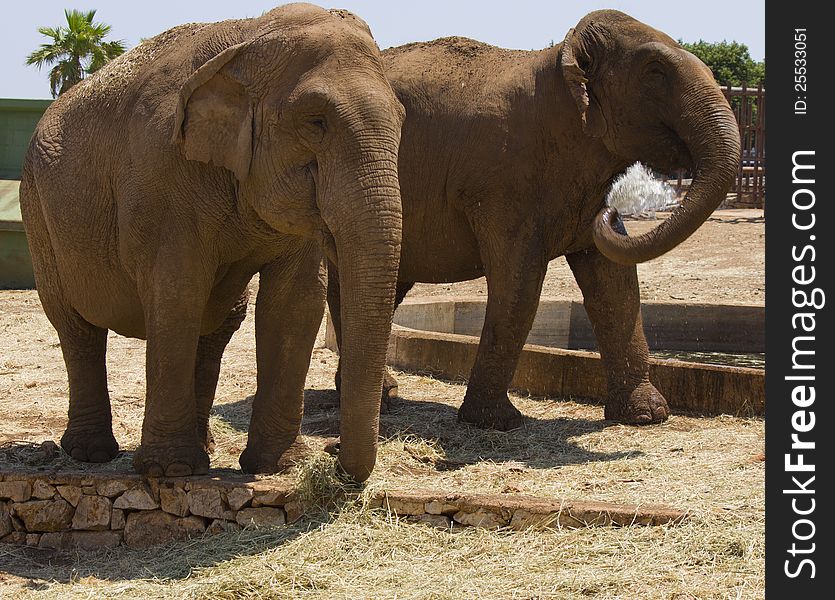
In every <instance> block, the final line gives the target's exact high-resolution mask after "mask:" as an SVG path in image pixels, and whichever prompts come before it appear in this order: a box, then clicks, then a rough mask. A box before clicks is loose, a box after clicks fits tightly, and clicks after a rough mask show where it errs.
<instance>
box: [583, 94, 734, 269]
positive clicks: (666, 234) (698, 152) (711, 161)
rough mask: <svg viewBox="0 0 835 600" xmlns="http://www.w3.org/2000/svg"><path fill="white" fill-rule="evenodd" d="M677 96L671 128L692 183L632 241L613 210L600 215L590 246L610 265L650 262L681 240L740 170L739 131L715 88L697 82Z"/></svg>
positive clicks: (713, 206)
mask: <svg viewBox="0 0 835 600" xmlns="http://www.w3.org/2000/svg"><path fill="white" fill-rule="evenodd" d="M682 98H684V100H683V102H682V106H681V108H680V114H681V116H680V118H678V119H675V122H674V124H673V128H674V129H675V131H676V133H677V134H678V135H679V136H680V137H681V139H682V140H683V141H684V143H685V145H686V146H687V149H688V150H689V152H690V156H691V157H692V158H693V164H694V175H693V183H692V185H691V186H690V190H689V192H688V193H687V195H686V196H685V197H684V199H683V200H682V202H681V204H680V205H679V206H678V207H676V209H675V210H674V211H673V213H672V214H671V215H670V217H668V218H667V219H666V220H665V221H664V222H662V223H661V224H660V225H659V226H658V227H656V228H655V229H653V230H651V231H648V232H647V233H645V234H643V235H640V236H637V237H629V236H626V235H622V234H620V233H618V232H617V231H616V230H615V229H613V225H614V221H616V219H617V211H616V210H615V209H614V208H611V207H607V208H604V209H603V210H602V211H600V213H599V214H598V215H597V217H596V218H595V222H594V229H593V239H594V243H595V245H596V246H597V248H598V250H600V252H602V253H603V254H604V255H605V256H606V257H608V258H609V259H610V260H612V261H614V262H617V263H621V264H627V265H630V264H636V263H640V262H645V261H648V260H652V259H654V258H657V257H659V256H661V255H662V254H664V253H665V252H669V251H670V250H672V249H673V248H675V247H676V246H677V245H679V244H680V243H681V242H683V241H684V240H686V239H687V238H688V237H689V236H690V235H691V234H693V232H694V231H696V229H698V228H699V226H700V225H701V224H702V223H704V221H705V220H706V219H707V218H708V217H709V216H710V214H711V213H712V212H713V211H714V210H715V209H716V208H717V207H718V206H719V204H721V203H722V201H723V200H724V199H725V195H726V194H727V192H728V190H729V189H730V186H731V183H732V182H733V179H734V176H735V174H736V172H737V169H738V168H739V159H740V138H739V128H738V126H737V123H736V119H735V118H734V115H733V112H732V111H731V108H730V106H729V105H728V102H727V101H726V100H725V98H724V96H723V95H722V92H721V91H720V90H719V88H718V87H717V86H716V84H714V83H713V82H712V81H710V82H709V83H706V82H703V81H702V82H699V83H698V84H695V85H690V86H685V89H684V93H683V95H682Z"/></svg>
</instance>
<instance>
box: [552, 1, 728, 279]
mask: <svg viewBox="0 0 835 600" xmlns="http://www.w3.org/2000/svg"><path fill="white" fill-rule="evenodd" d="M558 62H559V67H558V68H560V69H561V70H562V74H563V78H564V80H565V84H566V86H567V88H568V92H569V94H570V95H571V97H572V99H573V100H574V103H575V105H576V108H577V111H578V113H579V116H580V120H581V122H582V129H583V131H584V133H585V134H586V135H588V136H590V137H592V138H599V139H600V141H602V143H603V144H604V145H605V146H606V148H607V149H608V151H609V152H611V153H612V154H614V155H615V156H617V157H618V158H620V159H622V160H623V161H624V162H625V163H629V162H635V161H638V160H640V161H642V162H645V163H647V164H649V165H650V166H652V167H653V168H656V169H658V170H660V171H663V172H668V173H669V172H671V171H673V170H674V169H676V168H687V167H689V168H692V170H693V172H694V178H693V183H692V185H691V187H690V191H689V192H688V194H687V196H686V197H685V198H684V199H683V201H682V202H681V204H680V206H678V207H677V208H676V209H675V210H674V212H673V213H672V215H671V216H670V217H669V218H668V219H667V220H665V221H664V222H663V223H661V224H660V225H659V226H658V227H656V228H655V229H653V230H651V231H649V232H647V233H645V234H643V235H641V236H638V237H635V238H631V237H628V236H625V235H621V234H619V233H618V232H617V231H616V230H615V229H614V228H613V225H614V221H615V220H616V219H617V212H616V211H615V209H613V208H604V209H603V210H601V212H600V213H599V214H598V215H597V218H596V219H595V224H594V230H593V239H594V243H595V245H596V246H597V248H598V249H599V250H600V251H601V252H602V253H603V254H604V255H606V256H607V257H608V258H609V259H611V260H613V261H615V262H619V263H624V264H635V263H639V262H644V261H647V260H651V259H653V258H656V257H658V256H660V255H662V254H664V253H665V252H667V251H669V250H671V249H672V248H674V247H675V246H677V245H678V244H680V243H681V242H683V241H684V240H685V239H687V237H689V236H690V235H691V234H692V233H693V232H694V231H695V230H696V229H697V228H698V227H699V226H700V225H701V224H702V223H703V222H704V221H705V220H706V219H707V218H708V216H709V215H710V214H711V213H712V212H713V211H714V210H715V209H716V207H717V206H719V204H720V203H721V202H722V200H724V198H725V194H726V193H727V191H728V189H729V188H730V185H731V183H732V181H733V178H734V174H735V172H736V170H737V168H738V165H739V157H740V139H739V129H738V126H737V123H736V120H735V118H734V115H733V112H732V111H731V108H730V106H729V105H728V102H727V101H726V100H725V97H724V95H723V94H722V92H721V90H720V89H719V87H718V86H717V84H716V82H715V81H714V79H713V75H712V74H711V72H710V69H708V67H707V66H706V65H705V64H704V63H702V62H701V61H700V60H699V59H698V58H696V57H695V56H693V55H692V54H690V53H689V52H687V51H686V50H685V49H684V48H682V47H681V46H680V45H679V44H678V43H676V42H675V41H674V40H673V39H671V38H670V37H669V36H667V35H665V34H663V33H661V32H660V31H657V30H655V29H652V28H651V27H648V26H647V25H644V24H643V23H640V22H639V21H636V20H635V19H633V18H631V17H629V16H627V15H625V14H623V13H620V12H617V11H612V10H602V11H596V12H592V13H590V14H588V15H587V16H585V17H584V18H583V19H582V20H581V21H580V22H579V23H578V24H577V26H576V27H575V28H574V29H571V30H570V31H569V32H568V34H567V35H566V37H565V40H564V42H563V45H562V48H561V50H560V52H559V61H558Z"/></svg>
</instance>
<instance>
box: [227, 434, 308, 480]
mask: <svg viewBox="0 0 835 600" xmlns="http://www.w3.org/2000/svg"><path fill="white" fill-rule="evenodd" d="M311 454H312V450H311V449H310V448H309V447H308V446H307V444H305V443H304V442H303V441H302V440H301V439H299V438H296V439H295V440H294V441H293V443H292V444H290V445H289V446H282V447H278V448H274V449H267V448H264V447H263V445H261V444H258V443H256V442H248V443H247V445H246V448H244V451H243V453H241V457H240V459H238V462H239V463H240V465H241V469H243V471H244V473H285V472H287V471H289V470H290V469H292V468H293V467H294V466H296V465H297V464H299V463H300V462H302V461H304V460H305V459H306V458H307V457H309V456H310V455H311Z"/></svg>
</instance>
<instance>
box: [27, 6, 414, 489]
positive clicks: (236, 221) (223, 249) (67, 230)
mask: <svg viewBox="0 0 835 600" xmlns="http://www.w3.org/2000/svg"><path fill="white" fill-rule="evenodd" d="M402 122H403V107H402V106H401V105H400V104H399V102H398V101H397V99H396V97H395V96H394V93H393V91H392V89H391V86H390V85H389V83H388V81H387V80H386V79H385V77H384V75H383V69H382V64H381V62H380V55H379V50H378V48H377V46H376V44H375V43H374V41H373V39H372V37H371V33H370V31H369V30H368V26H367V25H366V24H365V23H364V22H363V21H361V20H359V19H358V18H356V17H354V16H353V15H351V14H350V13H347V12H345V11H338V10H334V11H327V10H323V9H321V8H318V7H315V6H312V5H309V4H294V5H288V6H284V7H280V8H277V9H275V10H272V11H270V12H268V13H266V14H264V15H263V16H261V17H259V18H255V19H245V20H238V21H224V22H221V23H214V24H191V25H184V26H181V27H177V28H174V29H171V30H169V31H167V32H165V33H162V34H160V35H158V36H156V37H155V38H153V39H151V40H149V41H146V42H145V43H143V44H141V45H140V46H138V47H137V48H135V49H134V50H133V51H131V52H129V53H127V54H126V55H124V56H122V57H121V58H119V59H117V60H115V61H113V62H112V63H111V64H109V65H108V66H107V67H106V68H104V69H102V70H101V71H99V72H98V73H96V74H95V75H94V76H92V77H90V78H89V79H87V80H86V81H84V82H83V83H81V84H79V85H77V86H75V87H74V88H73V89H72V90H70V91H69V92H67V93H66V94H64V95H62V96H61V97H60V98H58V100H56V101H55V103H54V104H53V105H52V106H51V107H50V109H49V110H48V111H47V112H46V114H45V115H44V117H43V119H42V120H41V122H40V124H39V125H38V128H37V130H36V132H35V134H34V136H33V139H32V142H31V145H30V147H29V151H28V153H27V155H26V159H25V167H24V174H23V181H22V184H21V208H22V211H23V218H24V222H25V225H26V230H27V234H28V237H29V243H30V248H31V251H32V257H33V260H34V266H35V276H36V281H37V287H38V293H39V295H40V297H41V301H42V303H43V307H44V310H45V311H46V314H47V316H48V317H49V319H50V321H51V322H52V323H53V325H54V326H55V328H56V329H57V331H58V335H59V338H60V340H61V347H62V351H63V354H64V360H65V362H66V367H67V373H68V376H69V392H70V403H69V422H68V425H67V430H66V432H65V433H64V436H63V438H62V440H61V444H62V446H63V448H64V449H65V450H66V451H67V452H68V453H69V454H71V455H72V456H73V457H75V458H77V459H79V460H87V461H106V460H110V459H111V458H113V457H114V456H115V454H116V453H117V451H118V446H117V443H116V440H115V439H114V437H113V433H112V429H111V414H110V398H109V396H108V389H107V376H106V372H105V347H106V341H107V330H108V329H110V330H113V331H115V332H117V333H120V334H122V335H126V336H131V337H138V338H145V339H147V340H148V345H147V356H146V365H147V367H146V373H147V399H146V407H145V419H144V423H143V426H142V442H141V446H140V448H139V449H138V450H137V452H136V454H135V456H134V465H135V467H136V469H137V470H138V471H140V472H142V473H145V474H148V475H163V474H164V475H188V474H192V473H201V472H205V471H206V469H207V468H208V462H209V461H208V455H207V453H206V446H207V445H208V443H209V440H210V434H209V433H208V427H207V420H208V413H209V409H210V407H211V402H212V399H213V398H212V397H213V395H214V391H215V387H216V384H217V376H218V368H219V364H220V356H221V354H222V352H223V348H224V347H225V345H226V343H227V342H228V341H229V337H230V336H231V334H232V333H233V332H234V331H235V329H237V327H238V325H239V324H240V321H241V319H242V318H243V315H244V309H245V297H242V294H244V291H245V289H246V286H247V283H248V282H249V280H250V278H251V277H252V275H253V274H254V273H256V272H259V271H260V274H261V277H260V289H259V292H258V302H257V309H256V340H257V363H258V389H257V393H256V395H255V400H254V405H253V410H252V420H251V424H250V429H249V439H248V442H247V447H246V449H245V450H244V452H243V454H242V455H241V459H240V461H241V466H242V467H243V468H244V469H245V470H246V471H250V472H261V471H271V470H275V469H276V468H277V465H278V464H279V460H280V458H281V457H282V455H283V454H284V453H285V452H286V451H287V450H288V449H289V448H290V447H291V446H292V445H293V443H294V442H295V440H296V438H297V436H298V434H299V428H300V423H301V416H302V391H303V386H304V380H305V374H306V372H307V368H308V365H309V362H310V355H311V351H312V347H313V343H314V340H315V337H316V332H317V330H318V327H319V323H320V322H321V318H322V312H323V310H324V300H325V291H324V275H323V274H322V273H321V271H320V264H321V257H322V247H324V249H325V253H326V254H327V255H328V256H329V257H330V258H331V259H332V260H334V261H337V263H338V265H339V267H340V268H341V272H340V277H341V280H340V284H341V287H342V289H343V290H345V297H346V301H345V303H344V307H343V311H344V312H343V314H342V315H341V316H342V320H343V321H344V333H343V345H344V351H343V354H344V357H345V366H344V384H343V386H342V389H343V403H342V419H341V423H342V431H341V434H342V443H341V449H340V457H339V460H340V463H341V465H342V467H343V469H344V470H345V471H346V472H347V473H348V474H349V475H351V476H353V477H354V478H355V479H357V480H364V479H365V478H366V477H368V475H369V473H370V472H371V469H372V468H373V466H374V462H375V458H376V443H377V431H378V419H379V403H380V390H381V386H382V379H383V371H384V360H385V351H386V344H387V340H388V335H389V331H390V327H391V313H392V310H393V303H394V296H395V277H396V274H397V264H398V256H399V252H400V239H401V204H400V193H399V184H398V177H397V152H398V144H399V141H400V128H401V125H402Z"/></svg>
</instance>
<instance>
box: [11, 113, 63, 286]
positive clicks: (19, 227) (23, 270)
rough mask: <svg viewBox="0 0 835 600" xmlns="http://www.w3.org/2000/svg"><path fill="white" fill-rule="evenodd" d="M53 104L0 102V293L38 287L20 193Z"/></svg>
mask: <svg viewBox="0 0 835 600" xmlns="http://www.w3.org/2000/svg"><path fill="white" fill-rule="evenodd" d="M51 103H52V101H51V100H18V99H6V98H0V289H20V288H33V287H35V277H34V275H33V274H32V259H31V256H30V255H29V245H28V244H27V242H26V233H25V231H24V230H23V222H22V220H21V218H20V202H19V194H18V190H19V188H20V181H19V180H20V175H21V169H22V166H23V157H24V155H25V154H26V148H27V147H28V146H29V139H30V138H31V137H32V132H33V131H34V130H35V126H36V125H37V124H38V121H39V120H40V118H41V116H42V115H43V113H44V111H45V110H46V109H47V107H48V106H49V105H50V104H51Z"/></svg>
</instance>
